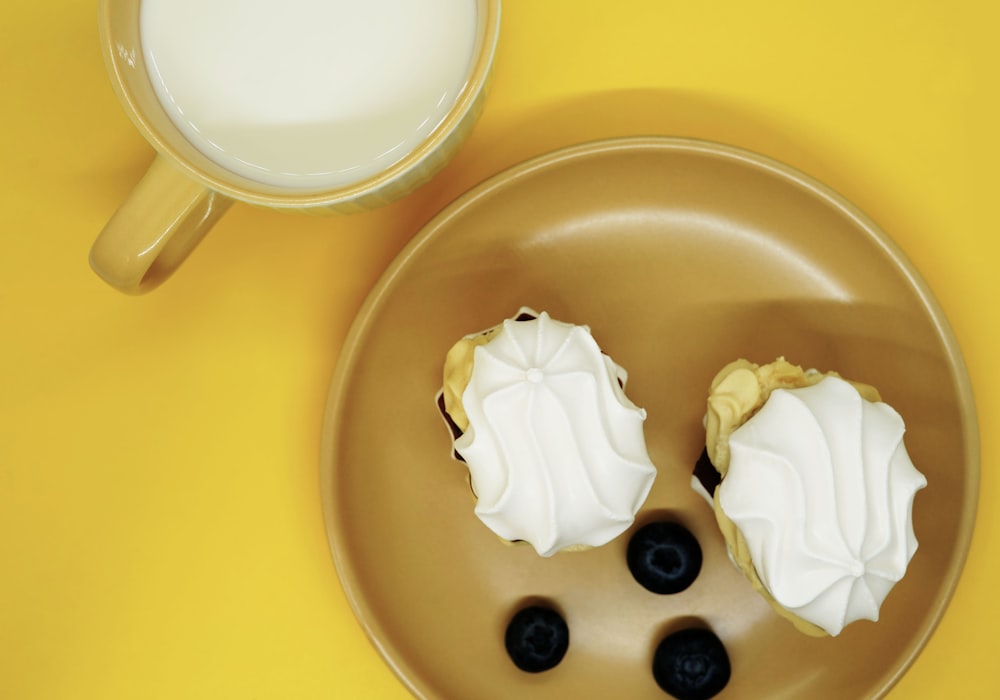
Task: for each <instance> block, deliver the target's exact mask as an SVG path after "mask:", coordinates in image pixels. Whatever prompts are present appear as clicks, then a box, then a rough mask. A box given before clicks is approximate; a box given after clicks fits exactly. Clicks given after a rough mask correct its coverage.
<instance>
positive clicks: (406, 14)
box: [140, 0, 476, 190]
mask: <svg viewBox="0 0 1000 700" xmlns="http://www.w3.org/2000/svg"><path fill="white" fill-rule="evenodd" d="M140 26H141V37H142V45H143V54H144V56H145V59H146V64H147V69H148V71H149V74H150V78H151V79H152V82H153V85H154V87H155V89H156V92H157V96H158V97H159V99H160V102H161V103H162V104H163V105H164V107H165V108H166V109H167V111H168V113H169V114H170V117H171V119H172V120H173V121H174V123H175V124H176V125H177V126H178V127H179V128H180V129H181V131H182V132H183V133H184V134H185V136H186V137H187V138H188V139H189V140H190V141H191V142H192V143H194V144H195V145H196V146H197V147H198V148H199V149H200V150H201V151H202V152H204V153H205V154H206V155H207V156H209V157H210V158H211V159H212V160H214V161H216V162H217V163H219V164H220V165H222V166H224V167H225V168H227V169H229V170H232V171H234V172H236V173H238V174H240V175H243V176H245V177H248V178H251V179H253V180H257V181H259V182H263V183H266V184H269V185H276V186H280V187H287V188H294V189H299V190H319V189H327V188H333V187H339V186H343V185H348V184H351V183H354V182H358V181H360V180H363V179H365V178H367V177H370V176H371V175H374V174H376V173H378V172H380V171H382V170H384V169H385V168H387V167H389V166H391V165H392V164H393V163H396V162H398V161H399V160H401V159H402V158H403V157H404V156H406V155H407V154H408V153H409V152H411V151H412V150H413V149H414V148H415V147H416V146H417V145H418V144H420V142H422V141H423V140H424V139H425V138H426V137H427V136H428V135H429V134H430V133H431V132H432V131H433V130H434V128H435V127H436V126H437V125H438V124H440V122H441V121H442V119H443V118H444V117H445V116H446V114H447V113H448V111H449V110H450V108H451V107H452V106H453V105H454V103H455V100H456V98H457V96H458V94H459V92H460V91H461V89H462V87H463V85H464V84H465V81H466V79H467V76H468V73H469V69H470V66H471V63H472V58H473V56H472V51H473V45H474V44H475V33H476V2H475V0H143V1H142V5H141V8H140Z"/></svg>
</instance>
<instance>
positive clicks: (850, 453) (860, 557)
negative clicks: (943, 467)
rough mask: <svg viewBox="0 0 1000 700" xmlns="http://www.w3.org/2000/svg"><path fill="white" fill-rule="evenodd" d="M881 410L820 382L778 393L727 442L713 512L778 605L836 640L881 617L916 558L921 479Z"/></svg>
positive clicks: (846, 387) (899, 427) (899, 423)
mask: <svg viewBox="0 0 1000 700" xmlns="http://www.w3.org/2000/svg"><path fill="white" fill-rule="evenodd" d="M904 432H905V426H904V424H903V420H902V418H901V417H900V416H899V414H898V413H897V412H896V411H895V410H894V409H892V408H891V407H890V406H888V405H887V404H885V403H873V402H870V401H866V400H864V399H862V398H861V396H860V395H859V394H858V392H857V390H856V389H855V388H854V387H852V386H851V385H850V384H849V383H847V382H845V381H843V380H842V379H839V378H837V377H827V378H825V379H823V380H822V381H821V382H819V383H818V384H815V385H814V386H810V387H804V388H799V389H778V390H775V391H773V392H772V393H771V396H770V397H769V398H768V400H767V402H766V403H765V404H764V406H763V407H762V408H761V409H760V410H759V411H758V412H757V413H756V414H755V415H754V416H753V417H752V418H750V420H748V421H747V422H746V423H745V424H744V425H742V426H741V427H740V428H738V429H737V430H736V431H734V432H733V434H732V436H731V437H730V443H729V444H730V448H731V462H730V465H729V471H728V473H727V475H726V477H725V479H723V481H722V484H721V485H720V486H719V489H720V491H719V503H720V505H721V507H722V509H723V511H724V512H725V514H726V516H727V517H728V518H729V519H730V520H732V521H733V523H734V524H735V525H736V526H737V527H738V528H739V530H740V532H741V533H742V535H743V537H744V539H745V540H746V543H747V547H748V549H749V551H750V556H751V559H752V561H753V565H754V568H755V569H756V571H757V574H758V576H759V577H760V579H761V582H762V583H763V584H764V586H765V587H766V588H767V590H768V592H769V593H770V594H771V596H772V597H773V598H774V599H775V601H776V602H777V603H778V604H779V605H781V606H782V607H784V608H785V609H787V610H789V611H790V612H792V613H794V614H795V615H797V616H799V617H801V618H802V619H804V620H806V621H808V622H811V623H813V624H814V625H817V626H819V627H821V628H822V629H824V630H825V631H826V632H827V633H828V634H830V635H837V634H839V633H840V631H841V630H842V629H843V628H844V626H845V625H847V624H849V623H851V622H853V621H855V620H861V619H868V620H877V619H878V616H879V609H880V608H881V605H882V603H883V601H884V600H885V598H886V596H887V595H888V593H889V591H890V589H892V587H893V586H894V585H895V584H896V583H897V582H898V581H899V580H900V579H901V578H902V577H903V575H904V574H905V573H906V568H907V566H908V564H909V562H910V559H911V558H912V557H913V554H914V552H915V551H916V549H917V540H916V537H915V535H914V532H913V523H912V508H913V500H914V495H915V494H916V492H917V491H918V490H920V489H921V488H923V487H924V486H926V484H927V480H926V479H925V477H924V476H923V475H922V474H921V473H920V472H919V471H917V469H916V468H915V467H914V466H913V463H912V462H911V461H910V457H909V455H908V454H907V451H906V447H905V445H904V444H903V433H904Z"/></svg>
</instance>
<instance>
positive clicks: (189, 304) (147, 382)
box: [0, 0, 1000, 700]
mask: <svg viewBox="0 0 1000 700" xmlns="http://www.w3.org/2000/svg"><path fill="white" fill-rule="evenodd" d="M95 6H96V3H94V2H84V1H82V0H37V1H36V2H17V3H8V4H7V5H6V6H5V7H4V11H3V19H2V22H0V89H2V97H0V104H2V111H0V119H2V126H3V128H2V131H0V155H2V161H0V163H2V168H0V178H2V182H0V185H2V186H0V204H2V207H3V221H2V223H0V237H2V238H0V240H2V243H3V247H2V252H0V339H2V343H0V567H2V568H0V697H2V698H15V699H21V698H145V699H150V698H213V699H214V698H257V699H265V698H355V697H360V698H367V697H372V698H405V697H407V696H408V694H407V691H406V690H405V689H404V687H403V686H402V685H401V684H400V683H399V682H398V681H397V680H396V679H395V677H394V676H393V675H392V674H391V673H390V671H389V670H388V667H387V666H386V665H384V663H383V662H382V661H381V659H380V658H379V656H378V655H377V654H376V652H375V650H374V649H373V647H372V646H371V645H370V644H369V642H368V641H367V640H366V638H365V637H364V635H363V634H362V632H361V629H360V627H359V626H358V624H357V623H356V621H355V620H354V618H353V616H352V614H351V611H350V609H349V607H348V604H347V602H346V600H345V598H344V595H343V593H342V591H341V589H340V587H339V584H338V581H337V577H336V572H335V570H334V567H333V564H332V562H331V559H330V556H329V552H328V548H327V542H326V536H325V533H324V529H323V520H322V515H321V512H320V498H319V486H318V452H319V442H320V427H321V418H322V414H323V407H324V402H325V399H326V393H327V387H328V382H329V379H330V375H331V373H332V371H333V368H334V364H335V361H336V359H337V355H338V352H339V350H340V347H341V343H342V342H343V339H344V337H345V334H346V333H347V329H348V327H349V325H350V323H351V321H352V318H353V316H354V314H355V313H356V312H357V310H358V308H359V305H360V304H361V302H362V300H363V299H364V297H365V295H366V293H367V292H368V290H369V289H370V288H371V287H372V285H373V284H374V283H375V281H376V279H377V278H378V276H379V275H380V273H381V272H382V270H383V269H384V268H385V266H386V265H387V263H388V262H389V261H390V260H391V259H392V257H393V256H394V255H395V253H396V252H397V251H398V250H399V249H400V248H401V247H402V246H403V245H404V243H405V242H406V241H407V240H408V239H409V238H410V237H411V236H412V235H413V234H414V233H415V232H416V231H417V230H418V229H419V228H420V227H421V225H422V224H423V223H424V222H426V221H427V220H428V219H429V218H430V217H431V216H432V215H433V214H434V213H435V212H437V211H438V210H439V209H441V208H442V207H443V206H445V205H446V204H447V203H448V202H449V201H451V200H452V199H453V198H455V197H456V196H457V195H459V194H460V193H462V192H463V191H465V190H467V189H468V188H470V187H471V186H473V185H475V184H476V183H477V182H479V181H481V180H482V179H484V178H486V177H488V176H489V175H491V174H493V173H495V172H497V171H499V170H501V169H503V168H505V167H507V166H509V165H512V164H514V163H516V162H518V161H521V160H523V159H524V158H526V157H529V156H532V155H536V154H540V153H543V152H546V151H549V150H552V149H553V148H556V147H559V146H564V145H569V144H572V143H576V142H580V141H585V140H589V139H593V138H599V137H609V136H619V135H629V134H668V135H681V136H694V137H700V138H706V139H712V140H716V141H723V142H727V143H731V144H735V145H738V146H742V147H745V148H749V149H752V150H756V151H759V152H762V153H765V154H767V155H769V156H772V157H774V158H777V159H779V160H782V161H785V162H787V163H789V164H791V165H793V166H796V167H798V168H800V169H802V170H804V171H805V172H807V173H809V174H811V175H813V176H814V177H816V178H818V179H820V180H822V181H824V182H825V183H827V184H828V185H830V186H832V187H833V188H834V189H836V190H838V191H840V192H841V193H842V194H843V195H845V196H846V197H847V198H848V199H850V200H852V201H853V202H855V203H856V204H857V205H859V206H860V207H861V208H862V209H863V210H865V211H866V212H867V213H868V214H869V215H870V216H872V217H873V218H874V219H875V220H876V221H877V222H878V223H879V224H880V225H881V226H882V227H883V228H884V229H885V230H886V231H887V232H888V233H889V234H890V235H891V236H892V237H893V238H894V239H895V240H896V241H897V242H898V243H899V244H900V246H901V247H902V248H903V249H904V251H905V252H906V254H907V255H908V256H909V257H910V258H911V259H912V260H913V262H914V263H915V264H916V266H917V267H918V269H920V270H921V272H922V273H923V275H924V276H925V277H926V279H927V281H928V282H929V284H930V285H931V288H932V289H933V290H934V292H935V293H936V295H937V296H938V299H939V300H940V302H941V304H942V305H943V307H944V309H945V312H946V313H947V314H948V316H949V318H950V320H951V322H952V324H953V327H954V330H955V332H956V334H957V336H958V339H959V342H960V344H961V347H962V349H963V351H964V354H965V358H966V361H967V363H968V366H969V371H970V374H971V377H972V384H973V388H974V390H975V392H976V396H977V402H978V409H979V418H980V426H981V428H982V483H981V501H980V503H981V506H980V510H979V519H978V523H977V530H976V534H975V538H974V541H973V544H972V549H971V553H970V557H969V560H968V564H967V566H966V569H965V573H964V575H963V577H962V580H961V583H960V585H959V588H958V591H957V594H956V596H955V598H954V601H953V603H952V604H951V607H950V608H949V610H948V612H947V614H946V615H945V617H944V619H943V621H942V623H941V625H940V627H939V629H938V631H937V633H936V634H935V635H934V637H933V638H932V639H931V641H930V643H929V645H928V646H927V647H926V649H925V651H924V652H923V653H922V655H921V656H920V657H919V659H918V660H917V662H916V664H915V665H914V666H913V667H912V669H911V670H910V671H909V673H908V674H907V675H906V676H905V677H904V678H903V679H902V681H901V682H900V683H899V685H898V686H896V688H895V689H894V690H893V691H892V693H891V694H890V697H891V698H928V699H930V698H935V699H936V698H944V697H956V696H957V695H961V696H962V697H965V698H996V697H1000V667H998V664H997V662H996V659H995V647H996V644H995V641H996V638H995V630H996V627H997V624H998V622H1000V602H998V601H1000V598H998V595H997V590H998V584H997V582H996V578H997V575H998V574H1000V564H998V563H997V562H998V561H1000V523H998V522H997V519H996V516H995V513H996V505H997V503H998V500H997V498H998V495H1000V494H998V479H997V475H996V465H997V463H998V460H1000V440H998V436H997V431H995V430H993V429H992V427H993V426H996V425H997V424H998V422H1000V399H998V397H1000V372H998V371H997V370H996V369H995V367H994V365H995V364H996V362H997V358H998V357H1000V323H998V320H1000V314H998V313H997V309H996V305H997V304H998V303H1000V276H998V275H997V273H996V260H997V257H998V252H1000V246H998V243H997V239H998V236H997V233H998V226H997V216H996V210H995V206H994V202H996V198H997V195H996V185H997V184H998V176H997V168H998V156H1000V149H998V138H997V135H996V131H995V130H996V128H997V126H996V125H997V124H998V123H1000V110H998V99H997V92H998V90H1000V83H998V82H997V81H998V74H1000V70H998V69H1000V48H998V46H1000V44H998V42H997V41H996V37H995V32H996V28H997V27H998V26H1000V22H998V20H1000V13H998V10H997V9H996V5H995V4H994V3H991V2H988V1H986V0H983V1H981V2H972V1H963V0H956V1H953V2H940V1H939V0H920V1H909V2H907V1H904V0H898V1H896V2H879V1H875V2H871V1H869V0H864V1H862V0H847V1H844V2H838V3H833V4H824V5H823V6H822V8H820V5H819V4H816V3H803V2H792V1H789V0H782V1H780V2H778V1H772V2H767V3H750V2H740V1H739V0H646V1H640V0H631V1H630V0H623V1H620V2H607V1H606V0H506V2H505V4H504V16H503V25H502V36H501V43H500V48H499V53H498V55H497V60H496V80H495V82H494V85H493V90H492V92H491V94H490V98H489V100H488V103H487V107H486V111H485V113H484V114H483V117H482V119H481V121H480V122H479V124H478V126H477V127H476V129H475V131H474V132H473V134H472V136H471V138H470V139H469V141H468V142H467V143H466V145H465V146H464V148H463V149H462V151H461V153H460V155H459V156H458V158H457V159H456V160H455V161H454V162H453V163H452V164H451V165H450V166H449V167H448V168H447V169H446V170H444V171H443V172H442V173H441V174H440V175H439V176H438V177H437V178H436V179H434V180H433V181H432V182H431V183H430V184H428V185H427V186H425V187H424V188H422V189H420V190H419V191H417V192H416V193H414V194H413V195H411V196H410V197H409V198H407V199H405V200H404V201H401V202H399V203H397V204H395V205H392V206H389V207H387V208H385V209H383V210H380V211H376V212H372V213H367V214H361V215H354V216H349V217H333V218H312V217H303V216H295V215H289V214H281V213H276V212H272V211H267V210H262V209H256V208H251V207H249V206H245V205H242V204H237V205H235V206H234V207H233V209H232V210H231V211H230V212H229V213H228V214H227V215H226V216H225V218H224V219H223V221H222V222H221V224H219V225H218V226H217V227H216V229H215V230H214V231H213V232H212V233H211V234H210V235H209V236H208V238H207V239H206V240H205V241H204V242H203V243H202V245H201V246H200V247H199V249H198V250H197V251H195V253H194V255H193V256H192V257H191V258H190V259H189V260H188V262H187V263H186V264H185V265H184V267H183V268H182V269H181V270H180V272H179V273H178V274H177V275H176V276H175V277H174V278H173V279H172V280H170V281H169V282H167V284H166V285H165V286H163V287H162V288H160V289H159V290H156V291H155V292H153V293H152V294H150V295H147V296H143V297H127V296H124V295H122V294H120V293H118V292H115V291H113V290H112V289H110V288H109V287H107V286H105V285H104V283H103V282H101V281H100V280H99V279H98V278H97V277H96V276H95V275H94V274H93V273H92V272H91V271H90V269H89V267H88V265H87V254H88V250H89V247H90V245H91V242H92V240H93V238H94V237H95V235H96V234H97V232H98V231H99V230H100V229H101V227H102V225H103V224H104V222H105V221H106V220H107V218H108V217H109V216H110V215H111V214H112V213H113V212H114V211H115V209H116V207H117V206H118V204H119V202H120V201H121V200H122V199H123V197H124V196H125V194H126V193H127V192H128V191H129V189H130V187H131V186H132V184H133V183H134V182H135V181H136V180H137V179H138V178H139V176H140V175H141V173H142V172H143V171H144V169H145V167H146V166H147V165H148V163H149V162H150V160H151V157H152V151H151V149H150V147H149V146H148V145H147V144H146V143H145V142H144V141H143V140H142V138H141V137H140V136H139V135H138V133H137V132H136V131H135V130H134V129H133V128H132V126H131V124H130V122H129V121H128V120H127V118H126V116H125V114H124V112H123V111H122V109H121V108H120V106H119V104H118V102H117V101H116V99H115V96H114V94H113V93H112V90H111V87H110V83H109V82H108V80H107V78H106V75H105V72H104V66H103V63H102V59H101V56H100V53H99V49H98V41H97V27H96V8H95ZM812 7H816V8H817V9H811V8H812ZM401 585H405V582H401ZM470 672H474V671H470ZM956 687H958V688H961V691H960V692H959V691H956ZM463 700H464V699H463Z"/></svg>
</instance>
